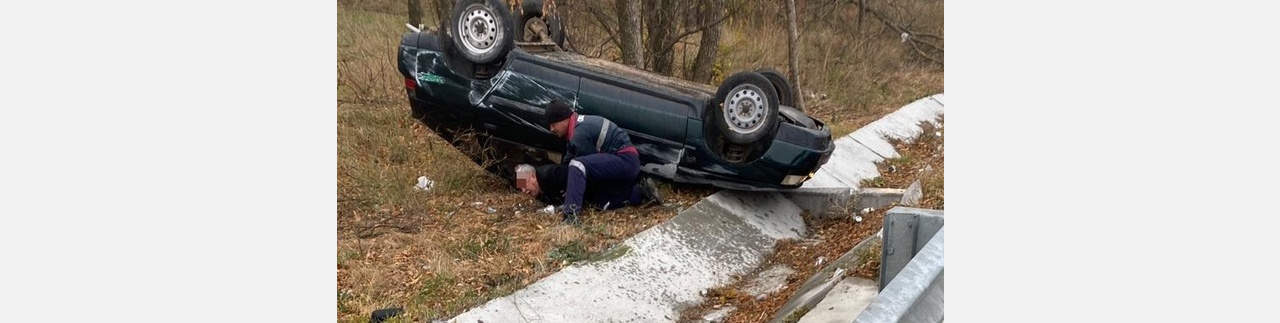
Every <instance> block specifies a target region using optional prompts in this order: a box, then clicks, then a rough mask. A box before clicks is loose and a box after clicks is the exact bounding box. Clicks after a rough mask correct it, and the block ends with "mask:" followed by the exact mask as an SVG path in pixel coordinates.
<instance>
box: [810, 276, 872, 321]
mask: <svg viewBox="0 0 1280 323" xmlns="http://www.w3.org/2000/svg"><path fill="white" fill-rule="evenodd" d="M878 291H879V285H876V282H875V281H873V280H870V279H866V278H860V277H848V278H845V279H844V280H842V281H840V283H839V284H836V287H835V288H832V289H831V292H829V293H827V297H826V298H823V299H822V301H821V302H818V304H817V305H814V306H813V309H810V310H809V312H808V313H806V314H805V315H804V317H801V318H800V321H798V323H848V322H849V320H850V319H851V318H855V317H858V313H862V310H863V309H866V308H867V305H870V304H871V302H872V301H874V300H875V299H876V295H877V294H879V292H878Z"/></svg>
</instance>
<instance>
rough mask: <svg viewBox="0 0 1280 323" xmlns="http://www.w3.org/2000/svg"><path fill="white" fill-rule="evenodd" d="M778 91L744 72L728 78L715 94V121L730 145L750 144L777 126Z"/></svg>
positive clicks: (765, 135)
mask: <svg viewBox="0 0 1280 323" xmlns="http://www.w3.org/2000/svg"><path fill="white" fill-rule="evenodd" d="M777 92H778V91H777V90H775V89H774V88H773V84H772V83H770V82H769V79H768V78H766V77H764V76H763V75H760V73H755V72H749V71H742V72H737V73H734V74H733V75H730V76H729V77H728V78H725V80H724V83H721V84H720V88H719V89H718V90H717V91H716V96H715V98H714V101H712V102H713V104H714V107H715V113H714V114H713V116H712V118H713V120H714V122H715V124H716V127H717V128H718V129H719V130H720V133H721V134H724V137H725V139H726V140H727V141H729V142H730V143H735V144H751V143H755V142H757V141H760V140H761V139H765V138H766V137H769V136H770V135H771V134H772V133H773V131H774V129H776V128H777V126H778V93H777Z"/></svg>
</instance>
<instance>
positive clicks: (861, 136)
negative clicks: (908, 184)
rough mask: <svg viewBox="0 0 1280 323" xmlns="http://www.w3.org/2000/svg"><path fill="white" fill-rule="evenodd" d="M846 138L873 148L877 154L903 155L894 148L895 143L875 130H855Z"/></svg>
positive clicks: (890, 156) (886, 155)
mask: <svg viewBox="0 0 1280 323" xmlns="http://www.w3.org/2000/svg"><path fill="white" fill-rule="evenodd" d="M845 138H848V139H850V140H851V141H853V142H856V143H858V144H860V145H862V146H864V147H867V149H871V151H874V152H876V154H879V155H880V156H881V157H884V158H898V157H901V155H899V154H898V151H897V150H894V149H893V144H891V143H889V141H888V140H885V139H884V137H882V136H880V135H879V134H877V133H875V132H874V131H854V132H853V133H851V134H849V136H848V137H845ZM837 149H839V146H837Z"/></svg>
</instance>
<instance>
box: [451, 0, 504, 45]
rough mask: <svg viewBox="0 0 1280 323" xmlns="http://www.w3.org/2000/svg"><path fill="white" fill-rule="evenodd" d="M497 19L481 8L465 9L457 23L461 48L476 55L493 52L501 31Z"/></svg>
mask: <svg viewBox="0 0 1280 323" xmlns="http://www.w3.org/2000/svg"><path fill="white" fill-rule="evenodd" d="M496 19H497V18H496V17H495V16H494V15H493V13H492V12H490V11H489V10H488V9H486V8H484V7H483V6H478V5H477V6H474V7H472V8H467V11H466V14H465V15H463V17H462V19H460V20H459V21H458V31H459V32H460V34H459V35H461V37H462V46H463V47H466V48H467V51H469V52H472V53H476V54H481V55H483V54H487V53H489V52H490V51H493V49H494V47H495V46H494V45H495V44H496V43H497V40H498V38H501V37H502V31H501V30H499V29H498V22H497V20H496Z"/></svg>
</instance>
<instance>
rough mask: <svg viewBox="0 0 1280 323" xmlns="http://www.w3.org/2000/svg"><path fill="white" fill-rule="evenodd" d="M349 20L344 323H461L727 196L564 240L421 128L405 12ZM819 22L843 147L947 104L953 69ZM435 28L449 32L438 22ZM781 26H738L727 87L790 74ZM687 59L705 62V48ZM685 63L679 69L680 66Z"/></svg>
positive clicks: (386, 2) (810, 61)
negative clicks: (741, 74) (766, 72)
mask: <svg viewBox="0 0 1280 323" xmlns="http://www.w3.org/2000/svg"><path fill="white" fill-rule="evenodd" d="M749 1H764V0H749ZM430 3H431V1H423V5H424V6H428V5H429V4H430ZM766 3H767V2H766ZM936 3H937V7H938V10H937V11H938V15H939V19H937V23H938V26H939V27H938V28H939V30H937V31H936V33H937V34H941V30H940V28H941V27H940V25H941V19H940V13H941V10H940V9H941V2H940V1H939V2H936ZM601 6H602V7H606V8H607V7H611V4H609V6H605V5H601ZM338 9H339V10H338V17H337V19H338V38H337V45H338V46H337V47H338V53H337V65H336V69H337V72H338V78H337V80H336V83H337V88H338V97H337V114H338V124H337V127H338V137H337V143H338V151H337V154H338V164H337V183H338V191H337V205H336V213H337V219H336V221H337V222H338V232H337V247H338V248H337V250H338V253H337V263H338V264H337V273H336V277H337V294H338V295H337V308H338V311H337V316H338V320H339V321H343V322H360V321H363V320H366V319H367V317H368V315H369V312H370V311H372V310H374V309H378V308H382V307H391V306H398V307H405V309H406V310H407V312H406V315H405V317H404V320H403V321H405V322H407V321H412V320H417V321H426V320H429V319H431V318H439V317H447V316H451V315H454V314H457V313H460V312H461V311H462V310H464V309H466V308H469V307H472V306H476V305H479V304H482V303H483V302H485V301H487V300H489V299H492V298H494V297H498V296H501V295H505V294H507V293H510V292H513V291H515V290H517V289H518V288H520V287H522V286H525V285H527V284H529V283H532V282H535V281H537V280H538V279H540V278H542V277H545V276H546V275H549V274H551V273H554V272H556V271H557V270H559V269H560V268H561V267H563V266H565V265H568V264H570V263H571V262H572V260H576V259H581V258H585V257H587V255H589V254H593V253H597V252H601V251H603V250H606V249H607V248H609V247H611V246H613V245H616V244H617V243H619V242H620V241H622V240H623V239H626V238H627V237H630V236H631V235H634V234H635V233H638V232H640V231H642V230H644V229H647V228H649V227H651V226H653V225H655V224H658V223H661V222H662V221H664V220H666V219H669V218H670V217H672V216H674V215H675V214H676V212H677V211H678V210H679V208H680V207H682V206H683V207H687V206H689V205H692V204H693V203H696V202H697V201H698V200H700V199H701V198H703V197H705V196H706V195H708V194H710V193H712V192H714V189H711V188H707V187H697V186H670V185H667V184H665V183H662V184H660V186H662V187H661V190H662V191H663V193H664V194H665V195H666V196H667V197H668V202H671V204H672V206H670V207H652V208H647V209H624V210H620V211H615V212H608V213H599V212H593V213H588V214H587V216H586V217H585V223H584V224H583V225H582V226H580V227H577V228H572V227H563V226H560V225H559V224H558V223H559V222H558V221H559V220H558V218H557V217H556V216H550V215H543V214H537V213H534V211H533V210H534V209H535V208H536V207H537V206H538V205H535V204H534V203H532V202H533V201H532V200H531V199H529V198H526V197H524V196H521V195H519V194H517V193H516V192H515V191H514V190H513V189H512V188H511V187H509V186H507V184H506V183H505V182H504V181H503V180H502V179H499V178H496V177H494V176H492V175H490V174H489V173H487V172H485V171H483V170H482V169H481V168H480V167H479V166H478V165H476V164H475V163H474V162H472V161H471V160H470V159H469V158H467V157H466V156H465V155H463V154H462V153H461V152H459V151H458V149H456V148H454V147H453V146H452V145H450V144H449V143H447V142H445V141H444V140H443V139H441V138H440V137H439V136H436V135H435V134H434V133H432V132H431V131H430V130H428V129H426V128H424V127H422V126H421V124H420V123H419V122H417V121H416V120H413V119H411V118H410V117H409V107H408V104H407V102H406V101H405V99H404V93H403V89H402V86H403V84H402V78H401V76H400V75H399V74H398V72H397V71H396V70H395V66H396V65H395V54H396V46H397V45H398V42H399V40H400V34H401V32H403V31H404V30H405V28H404V27H403V25H404V21H405V18H404V17H405V15H406V12H407V10H406V8H405V6H404V3H403V2H401V1H391V0H342V1H340V2H339V8H338ZM424 9H425V10H424V11H425V12H427V13H430V12H432V11H431V8H424ZM802 10H810V11H815V10H816V11H821V10H818V9H815V8H809V9H804V8H803V6H802ZM761 12H771V11H769V10H763V11H761ZM832 12H836V11H832ZM577 14H578V13H569V15H570V16H571V17H573V16H574V15H577ZM845 14H847V12H846V13H845ZM745 15H746V14H744V16H745ZM761 15H762V14H761ZM816 17H817V16H814V17H811V18H810V19H812V21H814V22H813V23H811V24H806V25H807V26H808V27H804V28H805V32H804V35H802V43H804V46H805V49H804V51H805V56H806V57H805V59H804V60H803V62H802V70H804V71H807V72H806V73H809V74H805V75H803V76H802V77H803V78H802V79H803V80H804V86H806V88H807V89H808V91H807V92H813V93H815V95H816V96H815V98H817V97H821V96H822V95H823V94H826V99H822V100H818V99H815V100H814V101H810V102H809V104H810V109H809V111H810V112H811V113H812V114H814V115H816V116H818V118H819V119H822V120H824V121H826V122H828V124H830V125H831V126H832V127H833V128H834V131H833V132H834V135H837V136H839V135H843V134H846V133H848V132H850V131H852V130H854V129H857V128H858V127H860V126H862V125H865V124H866V123H868V122H870V121H872V120H875V119H876V118H879V116H881V115H883V114H885V113H887V112H889V111H892V110H894V109H897V108H898V107H900V106H902V105H903V104H905V103H908V102H910V101H912V100H914V99H917V98H920V97H923V96H925V95H929V94H933V93H936V92H941V90H942V70H941V68H940V67H937V66H930V65H928V64H921V63H920V62H919V60H918V59H912V58H910V57H909V56H906V55H904V54H903V52H902V49H901V48H897V47H895V45H894V44H893V42H894V41H896V38H893V37H881V36H874V37H873V36H868V37H865V38H860V39H864V40H862V41H861V42H860V43H853V42H850V41H849V39H848V38H847V37H844V36H842V35H845V34H847V30H846V29H847V28H846V27H847V23H848V22H843V25H842V24H837V23H834V22H837V21H839V19H844V18H839V17H837V16H835V14H834V13H833V14H832V15H829V16H827V17H825V18H822V19H819V18H816ZM823 19H825V20H823ZM424 20H426V21H425V23H426V24H427V25H434V24H435V21H434V18H432V17H431V15H430V14H428V15H427V17H424ZM589 22H590V21H589V20H581V19H578V20H577V21H574V20H570V22H569V24H570V28H571V34H570V35H571V36H572V37H575V38H576V39H577V40H578V45H579V46H578V47H579V49H580V50H584V51H586V49H585V48H583V47H586V46H582V44H585V43H587V41H591V42H592V45H599V44H601V42H600V40H601V39H602V38H592V36H591V34H592V32H593V31H592V25H591V24H590V23H589ZM775 23H776V22H774V20H771V19H756V21H748V20H747V19H741V21H734V22H733V23H732V24H730V25H729V26H728V28H727V29H726V33H725V41H724V42H723V44H722V47H721V49H720V51H721V53H722V55H721V57H720V59H719V62H718V63H717V64H718V65H719V66H720V67H719V68H720V69H721V70H722V71H723V72H722V75H721V77H723V74H727V73H731V72H732V71H734V70H739V69H755V68H757V67H765V66H770V67H775V68H779V67H781V68H779V70H785V66H786V64H785V62H786V56H785V55H786V52H785V48H786V43H785V42H784V39H783V38H782V36H781V35H782V33H781V30H784V29H781V28H779V27H778V26H779V25H771V24H775ZM863 23H864V29H863V31H864V33H865V34H870V35H874V34H875V33H874V30H872V29H869V28H868V27H867V26H869V25H871V24H872V23H875V21H864V22H863ZM595 32H596V33H597V34H598V33H600V32H599V31H595ZM696 36H697V35H696V34H695V35H693V36H691V37H690V38H689V39H690V40H694V39H696ZM680 47H681V48H678V50H682V51H685V52H687V53H689V55H687V57H688V58H687V59H688V60H692V56H693V55H692V53H694V52H695V51H696V48H695V47H693V46H688V47H687V48H685V47H684V46H680ZM611 50H612V51H616V49H612V48H611V47H608V46H606V47H604V51H603V52H599V51H597V53H595V54H598V55H603V57H606V58H608V57H609V54H608V53H609V51H611ZM682 57H684V56H681V55H677V63H680V62H682V61H683V60H682ZM677 70H680V71H683V70H686V69H683V68H678V69H677ZM939 173H941V171H940V169H939ZM418 176H427V177H428V178H430V179H432V180H434V181H436V186H435V187H434V188H433V190H432V191H431V192H429V193H426V192H420V191H417V190H414V189H413V188H412V186H413V184H415V183H416V179H417V177H418ZM475 202H480V205H474V204H473V203H475ZM488 208H493V209H494V212H493V213H490V212H488ZM517 212H518V213H517Z"/></svg>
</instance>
